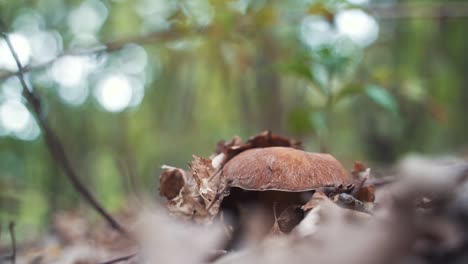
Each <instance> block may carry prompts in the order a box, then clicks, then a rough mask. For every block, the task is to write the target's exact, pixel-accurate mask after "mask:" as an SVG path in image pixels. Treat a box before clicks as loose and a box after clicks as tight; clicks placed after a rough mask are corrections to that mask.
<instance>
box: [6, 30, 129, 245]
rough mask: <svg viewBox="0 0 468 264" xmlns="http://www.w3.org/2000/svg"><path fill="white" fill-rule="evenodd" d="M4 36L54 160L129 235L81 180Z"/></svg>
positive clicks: (113, 225)
mask: <svg viewBox="0 0 468 264" xmlns="http://www.w3.org/2000/svg"><path fill="white" fill-rule="evenodd" d="M2 35H3V38H4V39H5V41H6V43H7V45H8V48H9V49H10V52H11V54H12V55H13V58H14V59H15V62H16V65H17V67H18V75H17V77H18V79H19V80H20V83H21V86H22V87H23V96H24V97H25V99H26V101H27V103H28V104H27V105H28V107H29V108H30V110H31V112H32V113H33V115H34V116H35V118H36V120H37V122H38V124H39V127H40V128H41V130H42V133H43V135H44V139H45V141H46V145H47V147H48V149H49V151H50V153H51V155H52V157H53V158H54V160H55V161H56V162H57V163H58V164H59V166H60V167H61V168H62V169H63V171H64V173H65V175H66V176H67V177H68V179H69V180H70V182H71V183H72V185H73V187H74V188H75V190H76V191H77V192H78V193H79V194H81V196H82V197H83V198H84V199H85V201H86V202H87V203H88V204H89V205H91V207H93V208H94V209H95V210H96V211H97V212H98V213H99V214H100V215H101V216H102V217H103V218H104V219H105V220H106V221H107V222H108V223H109V225H110V226H111V227H112V228H113V229H115V230H117V231H118V232H119V233H121V234H123V235H125V236H127V237H128V233H127V232H126V230H125V229H124V228H123V227H122V226H121V225H120V224H119V223H118V222H117V221H116V220H115V219H114V218H112V216H111V215H110V214H109V213H108V212H107V211H106V210H105V209H104V207H102V206H101V205H100V204H99V202H98V201H97V200H96V199H95V198H94V196H93V195H92V194H91V193H90V192H89V191H88V189H86V187H85V185H84V184H83V183H82V182H81V181H80V179H79V177H78V175H77V173H76V172H75V170H74V169H73V167H72V165H71V162H70V159H69V158H68V156H67V154H66V152H65V149H64V147H63V144H62V143H61V141H60V139H59V138H58V136H57V135H56V133H55V132H54V131H53V130H52V128H51V126H50V125H49V123H48V120H47V119H46V117H45V115H44V114H43V112H42V108H41V104H40V100H39V98H38V96H37V94H36V93H35V92H34V90H33V89H29V87H28V85H27V84H26V81H25V78H24V68H23V66H22V65H21V62H20V61H19V58H18V54H17V53H16V51H15V49H14V47H13V45H12V43H11V41H10V38H9V37H8V34H7V33H5V32H3V33H2Z"/></svg>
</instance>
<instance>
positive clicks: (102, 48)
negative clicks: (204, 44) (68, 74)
mask: <svg viewBox="0 0 468 264" xmlns="http://www.w3.org/2000/svg"><path fill="white" fill-rule="evenodd" d="M184 33H185V31H184V30H183V29H181V28H173V29H171V30H169V31H164V32H151V33H149V34H146V35H138V36H132V37H127V38H123V39H118V40H115V41H109V42H106V43H104V44H101V45H97V46H95V47H91V48H87V49H77V50H71V51H64V52H62V53H61V54H59V55H58V56H57V57H55V58H53V59H52V60H50V61H47V62H44V63H41V64H37V65H32V66H24V67H23V73H26V72H29V71H37V70H42V69H45V68H47V67H49V66H51V65H52V64H54V62H56V61H57V60H58V59H60V58H62V57H65V56H83V55H91V54H99V53H102V52H112V51H118V50H120V49H122V48H123V47H125V45H127V44H130V43H135V44H141V45H145V44H149V43H154V42H156V41H168V40H174V39H176V38H178V37H180V36H182V35H184ZM19 74H20V72H19V71H16V72H5V73H3V74H0V81H1V80H4V79H8V78H10V77H12V76H18V75H19Z"/></svg>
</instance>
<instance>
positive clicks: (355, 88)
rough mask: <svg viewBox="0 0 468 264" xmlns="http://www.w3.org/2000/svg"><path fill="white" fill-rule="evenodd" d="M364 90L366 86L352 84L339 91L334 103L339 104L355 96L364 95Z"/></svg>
mask: <svg viewBox="0 0 468 264" xmlns="http://www.w3.org/2000/svg"><path fill="white" fill-rule="evenodd" d="M363 90H364V86H362V85H360V84H357V83H351V84H348V85H346V86H345V87H344V88H343V89H341V90H339V91H338V92H337V93H336V95H335V97H334V103H338V102H339V101H341V100H342V99H346V98H349V97H351V96H354V95H358V94H360V93H362V92H363Z"/></svg>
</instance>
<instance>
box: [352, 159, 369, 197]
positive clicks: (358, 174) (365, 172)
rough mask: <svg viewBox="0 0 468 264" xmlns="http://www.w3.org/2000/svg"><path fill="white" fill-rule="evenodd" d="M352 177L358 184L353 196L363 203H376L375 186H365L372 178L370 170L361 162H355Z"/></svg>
mask: <svg viewBox="0 0 468 264" xmlns="http://www.w3.org/2000/svg"><path fill="white" fill-rule="evenodd" d="M351 175H352V176H353V179H354V181H355V182H356V189H355V190H354V192H353V196H354V197H355V198H356V199H357V200H359V201H362V202H374V201H375V186H374V185H373V184H365V183H366V182H368V180H369V179H370V178H371V175H370V168H368V167H367V166H366V165H364V163H362V162H360V161H355V162H354V168H353V170H352V172H351Z"/></svg>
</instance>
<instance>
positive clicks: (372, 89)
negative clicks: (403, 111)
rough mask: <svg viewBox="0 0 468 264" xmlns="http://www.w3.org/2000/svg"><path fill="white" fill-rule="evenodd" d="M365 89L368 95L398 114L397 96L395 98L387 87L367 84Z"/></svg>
mask: <svg viewBox="0 0 468 264" xmlns="http://www.w3.org/2000/svg"><path fill="white" fill-rule="evenodd" d="M365 90H366V94H367V96H368V97H369V98H370V99H372V100H373V101H374V102H375V103H376V104H378V105H380V106H381V107H383V108H384V109H386V110H387V111H389V112H391V113H393V114H398V106H397V103H396V101H395V98H393V95H392V94H390V93H389V92H388V91H387V90H386V89H385V88H383V87H380V86H377V85H367V86H366V89H365Z"/></svg>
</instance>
